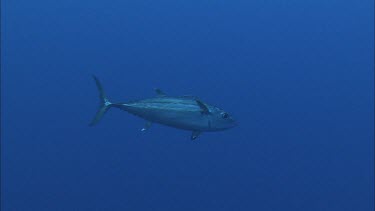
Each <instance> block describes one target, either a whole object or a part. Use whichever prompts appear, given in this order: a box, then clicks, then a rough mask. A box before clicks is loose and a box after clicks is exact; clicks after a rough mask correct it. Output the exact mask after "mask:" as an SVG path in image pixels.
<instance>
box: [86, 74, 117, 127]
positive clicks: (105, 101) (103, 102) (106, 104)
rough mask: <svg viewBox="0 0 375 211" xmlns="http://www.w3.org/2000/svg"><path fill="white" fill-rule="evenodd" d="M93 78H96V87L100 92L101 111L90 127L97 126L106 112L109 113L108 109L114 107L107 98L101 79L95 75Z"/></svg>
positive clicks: (97, 113)
mask: <svg viewBox="0 0 375 211" xmlns="http://www.w3.org/2000/svg"><path fill="white" fill-rule="evenodd" d="M92 77H93V78H94V80H95V83H96V87H97V88H98V91H99V99H100V105H99V110H98V111H97V112H96V114H95V117H94V119H93V120H92V121H91V123H90V124H89V126H94V125H96V124H97V123H98V122H99V121H100V120H101V119H102V117H103V115H104V114H105V112H107V111H108V109H109V108H111V107H112V103H111V102H109V100H108V98H107V97H106V96H105V93H104V90H103V87H102V85H101V84H100V81H99V79H98V78H97V77H95V76H94V75H93V76H92Z"/></svg>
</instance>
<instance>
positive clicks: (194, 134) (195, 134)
mask: <svg viewBox="0 0 375 211" xmlns="http://www.w3.org/2000/svg"><path fill="white" fill-rule="evenodd" d="M200 134H201V131H193V132H192V133H191V137H190V139H191V140H195V139H196V138H198V136H199V135H200Z"/></svg>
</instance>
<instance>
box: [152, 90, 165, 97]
mask: <svg viewBox="0 0 375 211" xmlns="http://www.w3.org/2000/svg"><path fill="white" fill-rule="evenodd" d="M154 90H155V92H156V95H157V96H158V97H165V96H166V94H165V93H164V92H163V91H161V89H159V88H155V89H154Z"/></svg>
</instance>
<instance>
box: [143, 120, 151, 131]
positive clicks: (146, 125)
mask: <svg viewBox="0 0 375 211" xmlns="http://www.w3.org/2000/svg"><path fill="white" fill-rule="evenodd" d="M151 125H152V122H146V124H145V126H144V127H143V128H142V129H141V131H142V132H143V131H146V130H148V129H149V128H150V127H151Z"/></svg>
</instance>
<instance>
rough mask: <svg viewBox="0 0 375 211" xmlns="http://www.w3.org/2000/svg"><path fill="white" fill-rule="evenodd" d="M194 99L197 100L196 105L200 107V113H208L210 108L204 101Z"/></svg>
mask: <svg viewBox="0 0 375 211" xmlns="http://www.w3.org/2000/svg"><path fill="white" fill-rule="evenodd" d="M195 101H196V102H197V104H198V106H199V107H200V108H201V110H202V111H201V112H202V114H210V110H208V107H207V106H206V105H205V104H204V103H202V101H200V100H195Z"/></svg>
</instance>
